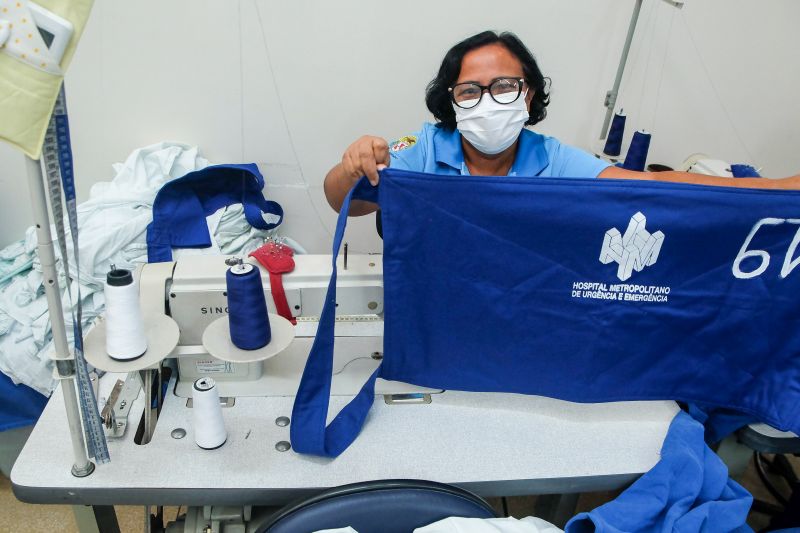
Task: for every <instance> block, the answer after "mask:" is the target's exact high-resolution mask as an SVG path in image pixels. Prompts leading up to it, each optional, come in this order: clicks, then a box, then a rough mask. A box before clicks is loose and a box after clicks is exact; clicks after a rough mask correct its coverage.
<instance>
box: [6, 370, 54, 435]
mask: <svg viewBox="0 0 800 533" xmlns="http://www.w3.org/2000/svg"><path fill="white" fill-rule="evenodd" d="M45 405H47V396H43V395H41V394H39V393H38V392H36V391H35V390H33V389H31V388H30V387H26V386H25V385H22V384H19V385H14V382H13V381H11V379H10V378H9V377H8V376H6V375H5V374H3V373H2V372H0V431H5V430H7V429H14V428H18V427H22V426H30V425H31V424H35V423H36V421H37V420H38V419H39V415H41V414H42V411H44V406H45Z"/></svg>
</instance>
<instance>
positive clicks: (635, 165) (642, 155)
mask: <svg viewBox="0 0 800 533" xmlns="http://www.w3.org/2000/svg"><path fill="white" fill-rule="evenodd" d="M649 149H650V134H649V133H647V132H646V131H644V130H641V131H637V132H634V134H633V139H631V145H630V147H629V148H628V153H627V155H626V156H625V162H624V163H623V164H622V168H626V169H628V170H638V171H639V172H642V171H644V165H645V163H646V162H647V151H648V150H649Z"/></svg>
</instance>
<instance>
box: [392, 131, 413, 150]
mask: <svg viewBox="0 0 800 533" xmlns="http://www.w3.org/2000/svg"><path fill="white" fill-rule="evenodd" d="M415 144H417V138H416V137H415V136H414V135H406V136H405V137H400V138H399V139H397V140H396V141H394V142H393V143H392V145H391V146H390V147H389V150H391V151H392V152H399V151H400V150H405V149H406V148H411V147H412V146H414V145H415Z"/></svg>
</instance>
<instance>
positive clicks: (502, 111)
mask: <svg viewBox="0 0 800 533" xmlns="http://www.w3.org/2000/svg"><path fill="white" fill-rule="evenodd" d="M525 94H526V93H522V94H521V95H519V98H517V99H516V100H515V101H513V102H511V103H510V104H498V103H497V102H495V101H494V100H493V99H492V97H491V96H490V95H489V94H485V95H484V96H483V98H482V99H481V101H480V102H479V103H478V105H476V106H475V107H473V108H471V109H463V108H461V107H458V106H457V105H455V104H453V110H454V111H455V112H456V124H457V126H456V127H457V128H458V131H459V132H461V135H463V136H464V138H465V139H466V140H467V141H468V142H469V143H470V144H471V145H472V146H474V147H475V148H476V149H477V150H478V151H480V152H482V153H484V154H488V155H494V154H499V153H500V152H502V151H503V150H505V149H506V148H508V147H509V146H511V145H512V144H514V141H516V140H517V137H519V134H520V132H521V131H522V128H523V127H524V126H525V123H526V122H527V121H528V118H529V113H528V104H527V102H526V101H525Z"/></svg>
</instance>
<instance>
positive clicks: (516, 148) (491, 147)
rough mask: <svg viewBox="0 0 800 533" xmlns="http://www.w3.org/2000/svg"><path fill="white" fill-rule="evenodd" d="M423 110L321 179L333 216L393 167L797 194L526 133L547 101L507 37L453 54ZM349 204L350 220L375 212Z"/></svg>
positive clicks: (523, 53) (354, 149)
mask: <svg viewBox="0 0 800 533" xmlns="http://www.w3.org/2000/svg"><path fill="white" fill-rule="evenodd" d="M425 100H426V103H427V106H428V109H429V110H430V112H431V113H432V114H433V116H434V117H435V118H436V120H437V121H438V122H437V124H435V125H432V124H425V125H424V126H423V129H422V131H421V132H419V133H418V134H417V135H413V136H408V137H404V138H402V139H400V140H399V141H396V142H394V143H392V146H389V144H388V143H387V142H386V140H384V139H382V138H380V137H374V136H369V135H366V136H363V137H361V138H359V139H358V140H356V141H355V142H354V143H353V144H351V145H350V146H349V147H348V148H347V150H346V151H345V153H344V155H343V156H342V161H341V163H338V164H337V165H336V166H334V167H333V168H332V169H331V170H330V172H328V175H327V176H326V177H325V196H326V197H327V199H328V203H330V205H331V207H333V208H334V209H335V210H336V211H339V209H340V208H341V206H342V202H343V201H344V197H345V196H346V195H347V192H348V191H349V190H350V188H351V187H352V186H353V184H354V183H355V182H356V181H358V179H359V178H360V177H361V176H367V178H368V179H369V181H370V182H371V183H372V184H373V185H377V184H378V179H379V176H378V171H379V170H381V169H383V168H385V167H387V166H391V167H392V168H400V169H405V170H413V171H418V172H428V173H433V174H470V175H474V176H505V175H512V176H513V175H518V176H543V177H569V178H575V177H582V178H594V177H598V178H627V179H657V180H661V181H676V182H687V183H699V184H705V185H726V186H734V187H757V188H780V189H796V188H798V185H800V176H793V177H792V178H787V179H785V180H765V179H759V178H750V179H747V178H743V179H736V180H731V179H728V178H716V177H712V176H704V175H700V174H688V173H686V172H659V173H649V172H636V171H632V170H626V169H623V168H619V167H616V166H612V165H610V164H609V163H607V162H605V161H602V160H600V159H597V158H596V157H594V156H592V155H590V154H588V153H586V152H583V151H581V150H578V149H577V148H573V147H571V146H567V145H564V144H561V143H560V142H559V141H558V140H556V139H554V138H552V137H546V136H543V135H539V134H538V133H535V132H533V131H530V130H527V129H524V127H525V126H528V125H534V124H536V123H538V122H540V121H541V120H542V119H544V117H545V116H546V114H547V113H546V109H545V108H546V107H547V104H548V103H549V96H548V94H547V89H546V87H545V78H544V76H543V75H542V73H541V71H540V70H539V67H538V65H537V64H536V61H535V60H534V58H533V55H532V54H531V53H530V51H529V50H528V49H527V48H526V47H525V45H524V44H522V42H521V41H520V40H519V39H518V38H517V37H516V36H515V35H514V34H512V33H501V34H499V35H498V34H497V33H495V32H492V31H485V32H483V33H479V34H477V35H474V36H472V37H470V38H468V39H466V40H464V41H462V42H460V43H458V44H457V45H455V46H454V47H453V48H451V49H450V51H448V52H447V55H445V57H444V60H443V61H442V66H441V67H440V68H439V73H438V74H437V76H436V78H435V79H434V80H433V81H431V83H430V84H429V85H428V90H427V94H426V98H425ZM377 208H378V206H377V205H375V204H373V203H370V202H365V201H361V200H356V201H353V202H352V204H351V208H350V213H349V214H350V216H359V215H365V214H367V213H371V212H373V211H376V210H377Z"/></svg>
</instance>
